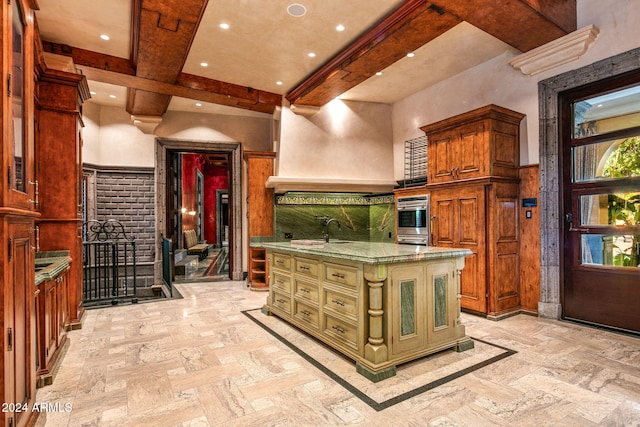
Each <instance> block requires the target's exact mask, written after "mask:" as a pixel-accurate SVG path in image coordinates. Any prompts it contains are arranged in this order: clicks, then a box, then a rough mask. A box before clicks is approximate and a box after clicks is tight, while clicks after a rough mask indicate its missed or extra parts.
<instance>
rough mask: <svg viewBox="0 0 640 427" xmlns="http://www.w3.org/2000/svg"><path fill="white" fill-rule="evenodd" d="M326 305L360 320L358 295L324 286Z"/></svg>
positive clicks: (355, 319) (327, 307) (330, 308)
mask: <svg viewBox="0 0 640 427" xmlns="http://www.w3.org/2000/svg"><path fill="white" fill-rule="evenodd" d="M323 293H324V300H323V302H324V307H325V308H326V309H329V310H333V311H335V312H336V313H339V314H342V315H344V316H348V317H349V318H351V319H352V320H354V321H357V320H358V297H357V296H355V295H349V294H346V293H342V292H339V291H337V290H334V289H331V288H327V287H326V286H325V287H323Z"/></svg>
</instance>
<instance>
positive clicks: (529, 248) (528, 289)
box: [518, 165, 540, 314]
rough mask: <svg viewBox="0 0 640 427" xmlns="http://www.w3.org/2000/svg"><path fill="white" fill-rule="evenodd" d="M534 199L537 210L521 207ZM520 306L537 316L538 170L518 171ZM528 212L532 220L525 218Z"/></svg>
mask: <svg viewBox="0 0 640 427" xmlns="http://www.w3.org/2000/svg"><path fill="white" fill-rule="evenodd" d="M525 198H535V199H536V201H537V206H535V207H523V206H522V200H523V199H525ZM518 209H519V210H520V218H521V220H520V230H519V231H520V268H519V271H520V293H521V296H520V304H521V306H522V310H523V311H525V312H530V313H532V314H537V313H538V301H540V180H539V166H538V165H529V166H523V167H521V168H520V200H519V204H518ZM527 212H530V215H531V217H530V218H528V217H527Z"/></svg>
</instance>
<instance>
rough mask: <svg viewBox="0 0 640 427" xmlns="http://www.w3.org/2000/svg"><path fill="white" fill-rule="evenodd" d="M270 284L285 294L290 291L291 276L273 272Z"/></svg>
mask: <svg viewBox="0 0 640 427" xmlns="http://www.w3.org/2000/svg"><path fill="white" fill-rule="evenodd" d="M272 285H273V287H274V289H278V290H279V291H282V292H284V293H285V294H290V293H291V278H290V277H289V276H284V275H282V274H279V273H276V272H274V273H273V283H272Z"/></svg>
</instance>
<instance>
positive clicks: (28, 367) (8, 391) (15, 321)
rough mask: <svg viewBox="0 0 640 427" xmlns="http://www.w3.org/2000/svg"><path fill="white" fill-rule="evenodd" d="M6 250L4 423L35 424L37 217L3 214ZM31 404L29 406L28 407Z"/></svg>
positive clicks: (3, 261)
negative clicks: (33, 409)
mask: <svg viewBox="0 0 640 427" xmlns="http://www.w3.org/2000/svg"><path fill="white" fill-rule="evenodd" d="M0 219H1V221H0V224H1V228H0V231H1V233H0V234H2V235H3V236H6V239H7V240H6V241H5V245H7V246H6V250H3V251H2V252H1V253H2V255H1V256H0V266H1V268H0V271H1V273H0V274H2V277H3V284H4V289H3V292H2V295H1V298H2V300H3V317H2V326H3V334H2V338H0V341H1V343H2V350H3V351H2V364H3V375H2V381H1V385H2V387H3V400H2V401H3V404H5V405H6V407H3V413H2V419H1V420H0V425H5V426H10V425H11V426H15V427H20V426H26V425H32V423H33V422H34V421H35V419H36V417H37V416H38V414H37V413H33V412H32V411H31V410H30V409H31V408H32V407H33V403H34V402H35V396H36V390H35V383H36V376H35V374H36V373H35V366H36V354H35V353H36V346H35V338H34V334H35V307H34V296H35V289H34V261H33V259H34V255H33V248H32V244H33V234H32V233H33V227H34V226H33V224H34V223H33V219H32V218H28V217H20V216H5V217H2V218H0ZM25 408H28V410H25Z"/></svg>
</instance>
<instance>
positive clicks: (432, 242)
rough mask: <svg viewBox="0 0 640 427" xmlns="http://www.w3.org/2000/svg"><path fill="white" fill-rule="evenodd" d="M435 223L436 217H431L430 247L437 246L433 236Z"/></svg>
mask: <svg viewBox="0 0 640 427" xmlns="http://www.w3.org/2000/svg"><path fill="white" fill-rule="evenodd" d="M435 221H436V216H435V215H434V216H432V217H431V221H429V228H430V229H431V246H438V243H437V242H438V241H437V240H436V235H435V229H436V228H435V224H434V223H435Z"/></svg>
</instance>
